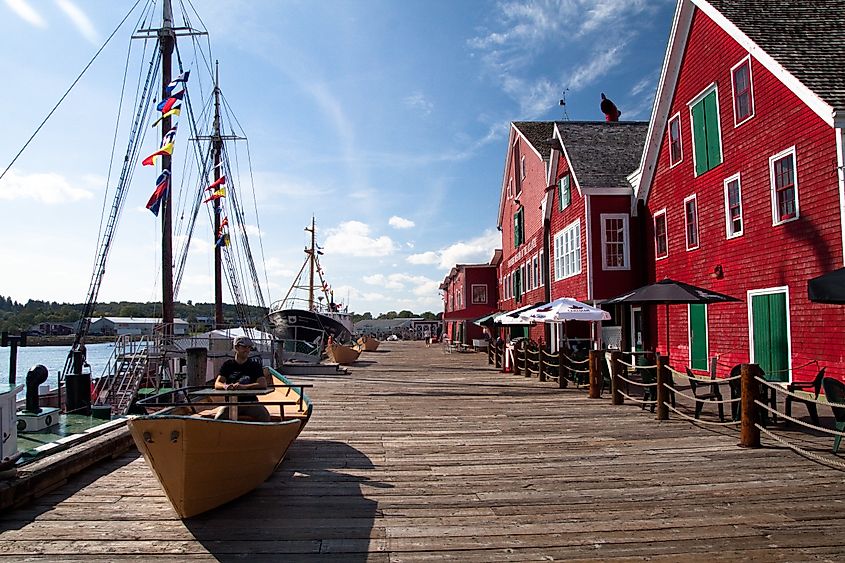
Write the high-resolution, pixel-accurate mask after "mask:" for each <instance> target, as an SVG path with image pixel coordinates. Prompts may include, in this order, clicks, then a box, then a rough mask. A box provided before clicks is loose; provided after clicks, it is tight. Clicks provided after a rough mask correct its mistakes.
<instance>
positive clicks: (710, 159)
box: [702, 90, 722, 170]
mask: <svg viewBox="0 0 845 563" xmlns="http://www.w3.org/2000/svg"><path fill="white" fill-rule="evenodd" d="M702 102H703V104H704V124H705V128H706V130H707V131H706V132H707V170H711V169H713V168H715V167H716V166H718V165H719V164H722V150H721V147H720V145H719V136H720V131H719V113H718V110H717V108H716V92H715V90H714V91H713V92H710V93H709V94H707V96H706V97H705V98H704V100H702Z"/></svg>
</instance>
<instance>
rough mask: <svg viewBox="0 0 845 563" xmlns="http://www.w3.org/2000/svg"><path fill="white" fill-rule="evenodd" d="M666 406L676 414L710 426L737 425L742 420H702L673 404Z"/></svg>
mask: <svg viewBox="0 0 845 563" xmlns="http://www.w3.org/2000/svg"><path fill="white" fill-rule="evenodd" d="M666 408H667V409H669V410H670V411H672V412H674V413H675V414H677V415H678V416H680V417H681V418H685V419H687V420H689V421H690V422H695V423H696V424H706V425H709V426H736V425H737V424H739V423H740V422H741V421H739V420H732V421H730V422H716V421H713V420H701V419H700V418H695V417H692V416H690V415H688V414H686V413H682V412H681V411H679V410H678V409H676V408H675V407H673V406H672V405H666Z"/></svg>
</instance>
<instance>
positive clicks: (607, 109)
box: [601, 92, 622, 121]
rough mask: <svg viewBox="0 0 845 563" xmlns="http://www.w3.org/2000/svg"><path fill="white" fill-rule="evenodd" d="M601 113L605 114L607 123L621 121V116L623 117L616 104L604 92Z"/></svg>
mask: <svg viewBox="0 0 845 563" xmlns="http://www.w3.org/2000/svg"><path fill="white" fill-rule="evenodd" d="M601 111H602V113H603V114H604V120H605V121H619V116H620V115H622V112H621V111H619V109H618V108H617V107H616V104H614V103H613V102H611V101H610V100H608V99H607V96H605V95H604V92H602V93H601Z"/></svg>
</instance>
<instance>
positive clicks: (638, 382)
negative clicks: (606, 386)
mask: <svg viewBox="0 0 845 563" xmlns="http://www.w3.org/2000/svg"><path fill="white" fill-rule="evenodd" d="M616 378H617V379H621V380H622V381H624V382H625V383H629V384H631V385H636V386H637V387H657V382H654V383H643V382H642V381H631V380H630V379H628V378H627V377H622V376H621V375H619V374H618V373H617V374H616Z"/></svg>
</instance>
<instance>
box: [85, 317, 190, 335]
mask: <svg viewBox="0 0 845 563" xmlns="http://www.w3.org/2000/svg"><path fill="white" fill-rule="evenodd" d="M173 325H174V327H173V334H174V335H176V336H182V335H185V334H188V322H187V321H184V320H182V319H175V320H174V322H173ZM159 326H161V318H151V317H100V318H99V319H96V320H95V319H92V320H91V327H90V328H89V330H88V333H89V334H91V335H103V336H140V335H142V334H152V333H153V331H154V330H155V329H156V327H159Z"/></svg>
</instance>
